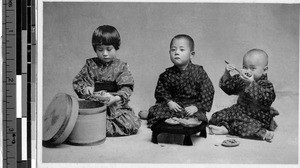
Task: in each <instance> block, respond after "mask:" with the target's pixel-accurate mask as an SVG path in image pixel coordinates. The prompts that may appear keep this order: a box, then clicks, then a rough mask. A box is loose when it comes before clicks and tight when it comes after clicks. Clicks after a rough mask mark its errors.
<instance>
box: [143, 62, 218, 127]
mask: <svg viewBox="0 0 300 168" xmlns="http://www.w3.org/2000/svg"><path fill="white" fill-rule="evenodd" d="M154 96H155V99H156V104H155V105H154V106H152V107H150V109H149V115H148V123H147V124H148V127H151V126H152V125H153V124H154V123H155V122H157V121H159V120H162V119H167V118H171V117H179V118H181V117H185V115H186V112H184V110H182V111H181V112H175V111H174V110H170V109H169V106H168V104H167V103H168V102H169V101H174V102H176V103H178V104H179V105H180V106H181V107H182V108H185V107H188V106H191V105H194V106H196V107H197V108H198V111H197V112H196V113H195V114H193V116H191V117H196V118H198V119H199V120H201V121H203V122H206V123H207V122H208V120H207V117H206V112H209V111H210V109H211V106H212V103H213V98H214V87H213V85H212V82H211V80H210V79H209V77H208V75H207V73H206V72H205V70H204V69H203V67H202V66H200V65H195V64H193V63H192V62H190V63H189V64H188V66H187V67H186V69H185V70H183V71H181V70H180V69H179V68H177V67H176V66H173V67H170V68H167V69H166V71H165V72H163V73H162V74H160V76H159V79H158V82H157V86H156V89H155V95H154Z"/></svg>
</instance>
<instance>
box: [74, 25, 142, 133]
mask: <svg viewBox="0 0 300 168" xmlns="http://www.w3.org/2000/svg"><path fill="white" fill-rule="evenodd" d="M120 40H121V39H120V35H119V32H118V31H117V30H116V28H114V27H113V26H109V25H103V26H99V27H98V28H97V29H96V30H95V31H94V33H93V36H92V45H93V48H94V51H95V53H96V55H97V57H94V58H90V59H87V60H86V63H85V65H84V66H83V68H82V69H81V71H80V72H79V74H78V75H77V76H76V77H75V79H74V80H73V88H74V90H75V92H76V93H77V95H78V97H79V98H84V99H86V98H88V96H90V95H92V94H93V93H94V92H96V91H101V90H105V91H107V92H114V93H115V94H113V95H110V99H109V102H108V103H107V105H108V108H107V132H106V134H107V136H122V135H131V134H136V133H137V132H138V129H139V127H140V125H141V121H140V119H139V118H138V117H137V116H135V114H134V112H133V110H132V108H130V107H129V106H128V101H129V97H130V96H131V93H132V91H133V86H134V80H133V77H132V75H131V73H130V71H129V70H128V66H127V64H126V63H125V62H122V61H121V60H119V59H117V58H116V55H117V50H118V49H119V47H120Z"/></svg>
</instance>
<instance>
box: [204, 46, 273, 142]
mask: <svg viewBox="0 0 300 168" xmlns="http://www.w3.org/2000/svg"><path fill="white" fill-rule="evenodd" d="M234 70H236V71H238V72H239V74H236V75H233V76H231V74H230V72H232V71H234ZM267 71H268V55H267V53H266V52H265V51H263V50H260V49H252V50H250V51H248V52H247V53H246V54H245V55H244V58H243V69H242V70H241V71H239V70H237V69H236V68H235V67H234V66H233V65H231V64H227V66H226V69H225V73H224V75H223V76H222V78H221V79H220V88H221V89H222V90H223V91H224V92H225V93H226V94H228V95H238V96H239V97H238V100H237V103H236V104H234V105H233V106H231V107H229V108H225V109H223V110H221V111H218V112H215V113H214V114H213V115H212V116H211V118H210V120H209V124H210V125H209V126H208V127H209V128H210V131H211V133H213V134H231V135H237V136H241V137H245V138H246V137H247V138H260V139H262V140H266V141H269V142H271V140H272V138H273V135H274V132H273V131H274V130H275V128H276V127H277V124H276V123H275V121H274V120H273V117H274V116H275V115H278V112H277V111H276V110H275V109H273V108H271V107H270V106H271V104H272V103H273V101H274V100H275V97H276V96H275V92H274V88H273V85H272V83H271V82H270V81H269V80H268V78H267Z"/></svg>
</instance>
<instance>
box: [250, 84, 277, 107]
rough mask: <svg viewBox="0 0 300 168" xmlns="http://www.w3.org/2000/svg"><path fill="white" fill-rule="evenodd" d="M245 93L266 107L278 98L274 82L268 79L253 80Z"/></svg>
mask: <svg viewBox="0 0 300 168" xmlns="http://www.w3.org/2000/svg"><path fill="white" fill-rule="evenodd" d="M245 95H246V96H247V97H249V98H251V99H252V100H254V101H255V102H256V103H257V104H260V105H262V106H265V107H270V106H271V105H272V103H273V102H274V100H275V98H276V95H275V91H274V87H273V84H272V83H271V82H269V81H268V80H264V81H259V82H252V83H251V84H250V85H249V86H247V87H246V88H245Z"/></svg>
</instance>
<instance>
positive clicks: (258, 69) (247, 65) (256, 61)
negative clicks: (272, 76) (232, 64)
mask: <svg viewBox="0 0 300 168" xmlns="http://www.w3.org/2000/svg"><path fill="white" fill-rule="evenodd" d="M266 64H267V63H266V60H265V58H264V57H262V56H259V55H255V54H253V55H246V56H245V57H244V59H243V69H245V70H247V71H248V72H250V73H251V74H252V75H253V77H254V80H257V79H259V78H260V77H261V76H262V75H264V74H266V73H267V69H268V68H267V65H266Z"/></svg>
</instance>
